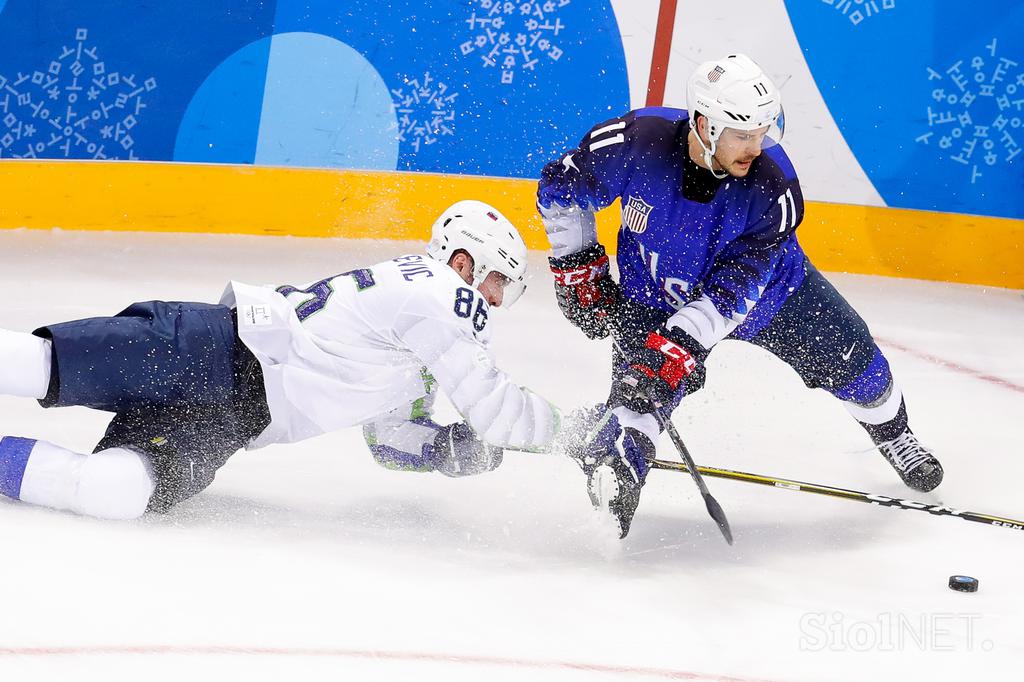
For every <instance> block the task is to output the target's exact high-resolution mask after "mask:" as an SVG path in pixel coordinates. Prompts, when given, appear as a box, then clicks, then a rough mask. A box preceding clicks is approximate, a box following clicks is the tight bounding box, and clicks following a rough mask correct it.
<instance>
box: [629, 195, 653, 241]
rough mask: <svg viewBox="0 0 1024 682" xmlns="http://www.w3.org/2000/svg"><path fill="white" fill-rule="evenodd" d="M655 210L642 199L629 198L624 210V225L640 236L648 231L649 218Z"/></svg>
mask: <svg viewBox="0 0 1024 682" xmlns="http://www.w3.org/2000/svg"><path fill="white" fill-rule="evenodd" d="M652 208H654V207H653V206H651V205H650V204H648V203H647V202H646V201H644V200H643V199H641V198H640V197H629V200H628V201H627V202H626V206H625V208H623V209H622V224H623V225H625V226H626V227H628V228H629V229H630V230H632V231H633V232H636V233H637V234H640V233H642V232H644V231H645V230H646V229H647V218H649V217H650V215H651V209H652Z"/></svg>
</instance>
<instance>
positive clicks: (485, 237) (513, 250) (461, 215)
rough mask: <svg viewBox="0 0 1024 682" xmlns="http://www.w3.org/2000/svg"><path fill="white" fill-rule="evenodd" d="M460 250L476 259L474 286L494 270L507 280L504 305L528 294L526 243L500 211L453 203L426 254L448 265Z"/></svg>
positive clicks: (438, 224) (434, 230)
mask: <svg viewBox="0 0 1024 682" xmlns="http://www.w3.org/2000/svg"><path fill="white" fill-rule="evenodd" d="M460 249H462V250H464V251H466V252H467V253H468V254H469V255H470V256H472V257H473V282H472V284H473V286H474V287H479V286H480V284H481V283H483V281H484V279H485V278H486V277H487V275H488V274H489V273H490V272H491V271H492V270H495V271H497V272H499V273H500V274H502V275H504V277H505V278H507V280H508V282H507V283H506V284H505V287H504V291H503V293H502V305H503V306H506V307H507V306H511V305H512V304H513V303H515V302H516V301H517V300H519V297H520V296H522V295H523V292H524V291H526V243H525V242H524V241H523V238H522V236H521V235H520V234H519V231H518V230H517V229H516V227H515V225H513V224H512V223H511V222H510V221H509V220H508V219H507V218H506V217H505V216H503V215H502V214H501V213H499V212H498V209H496V208H494V207H493V206H490V205H488V204H485V203H484V202H482V201H474V200H472V199H467V200H464V201H459V202H456V203H455V204H452V205H451V206H450V207H448V208H447V209H446V210H445V211H444V212H443V213H442V214H441V215H440V216H439V217H438V219H437V220H436V221H434V226H433V228H431V236H430V242H429V243H428V244H427V255H428V256H430V257H431V258H433V259H434V260H438V261H441V262H442V263H447V262H448V261H449V260H450V259H451V257H452V255H453V254H454V253H455V252H456V251H458V250H460Z"/></svg>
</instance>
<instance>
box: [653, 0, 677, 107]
mask: <svg viewBox="0 0 1024 682" xmlns="http://www.w3.org/2000/svg"><path fill="white" fill-rule="evenodd" d="M676 1H677V0H661V7H660V8H658V26H657V28H656V29H655V31H654V51H653V53H652V54H651V76H650V78H648V80H647V106H649V107H660V106H661V105H662V104H664V102H665V79H666V78H667V77H668V60H669V55H670V53H671V51H672V30H673V28H674V27H675V22H676Z"/></svg>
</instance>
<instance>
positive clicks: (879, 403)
mask: <svg viewBox="0 0 1024 682" xmlns="http://www.w3.org/2000/svg"><path fill="white" fill-rule="evenodd" d="M902 402H903V391H901V390H900V387H899V385H898V384H897V383H896V382H895V381H893V382H892V383H890V384H889V388H888V389H886V391H885V393H883V394H882V395H880V396H879V397H878V398H877V399H876V400H875V401H874V402H872V403H870V404H867V405H865V404H863V403H855V402H853V401H851V400H844V401H843V407H845V408H846V411H847V412H849V413H850V415H851V416H853V418H854V419H856V420H857V421H859V422H863V423H865V424H884V423H886V422H887V421H889V420H890V419H892V418H893V417H895V416H896V415H897V413H899V411H900V404H901V403H902Z"/></svg>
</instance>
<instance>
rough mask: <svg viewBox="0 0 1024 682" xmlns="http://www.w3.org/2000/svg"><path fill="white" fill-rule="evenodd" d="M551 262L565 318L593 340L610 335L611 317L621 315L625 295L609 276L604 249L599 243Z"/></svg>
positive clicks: (557, 293) (558, 297)
mask: <svg viewBox="0 0 1024 682" xmlns="http://www.w3.org/2000/svg"><path fill="white" fill-rule="evenodd" d="M548 261H549V263H550V265H551V273H552V274H553V275H554V276H555V297H556V298H557V299H558V307H559V308H561V310H562V314H563V315H565V318H566V319H567V320H569V321H570V322H572V323H573V324H574V325H576V326H577V327H579V328H580V329H581V330H583V333H584V334H586V335H587V336H588V337H589V338H591V339H603V338H604V337H606V336H608V331H609V329H608V324H609V322H610V319H609V318H614V317H615V315H617V313H618V308H619V301H620V299H621V293H620V290H619V285H618V284H617V283H616V282H615V280H614V279H612V277H611V275H610V274H609V271H608V270H609V263H608V256H607V255H605V251H604V247H603V246H601V245H600V244H595V245H594V246H590V247H587V248H585V249H583V250H582V251H578V252H576V253H573V254H569V255H568V256H565V257H563V258H549V259H548Z"/></svg>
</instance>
